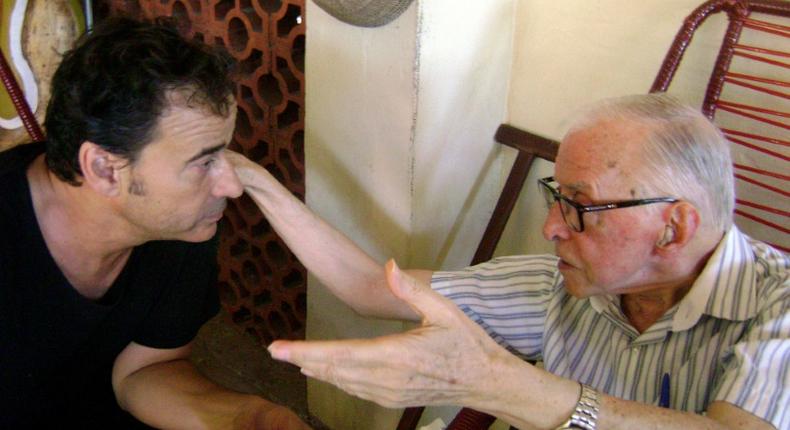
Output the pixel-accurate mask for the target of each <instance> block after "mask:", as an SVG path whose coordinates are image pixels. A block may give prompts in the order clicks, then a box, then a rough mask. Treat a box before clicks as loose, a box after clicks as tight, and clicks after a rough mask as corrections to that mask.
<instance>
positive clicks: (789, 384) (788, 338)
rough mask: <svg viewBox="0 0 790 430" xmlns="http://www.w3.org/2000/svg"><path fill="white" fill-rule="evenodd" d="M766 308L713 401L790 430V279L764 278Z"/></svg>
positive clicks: (735, 349) (732, 356) (728, 365)
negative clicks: (731, 405) (734, 407)
mask: <svg viewBox="0 0 790 430" xmlns="http://www.w3.org/2000/svg"><path fill="white" fill-rule="evenodd" d="M760 290H761V294H760V297H759V300H760V302H761V303H762V305H761V306H760V309H759V311H758V315H757V317H756V318H754V320H753V321H752V323H751V324H750V325H749V327H748V328H747V330H746V332H745V333H744V335H743V338H742V340H741V341H739V342H738V343H736V344H734V345H733V346H732V349H731V351H730V353H729V354H728V356H727V357H726V359H725V360H724V361H723V365H724V372H723V374H722V377H721V383H720V384H719V386H718V389H717V390H716V391H715V393H714V400H722V401H725V402H728V403H731V404H733V405H735V406H738V407H740V408H741V409H744V410H746V411H749V412H750V413H752V414H754V415H756V416H758V417H760V418H762V419H764V420H766V421H768V422H770V423H772V424H773V425H774V426H775V427H776V428H778V429H786V428H790V408H788V405H790V275H788V273H787V272H785V273H784V274H782V275H777V276H771V277H768V278H766V279H765V280H764V282H763V285H762V288H761V289H760Z"/></svg>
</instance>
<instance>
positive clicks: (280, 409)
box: [233, 399, 310, 430]
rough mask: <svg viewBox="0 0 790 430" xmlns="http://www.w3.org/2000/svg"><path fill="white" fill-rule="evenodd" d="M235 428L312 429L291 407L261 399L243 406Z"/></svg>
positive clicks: (250, 429)
mask: <svg viewBox="0 0 790 430" xmlns="http://www.w3.org/2000/svg"><path fill="white" fill-rule="evenodd" d="M233 430H310V427H309V426H308V425H307V424H305V423H304V422H303V421H302V420H301V419H300V418H299V417H298V416H297V415H296V414H295V413H294V412H293V411H291V410H290V409H288V408H286V407H284V406H280V405H276V404H273V403H269V402H267V401H265V400H262V399H261V401H255V402H251V403H249V404H246V405H244V406H243V407H242V408H241V410H240V411H239V413H238V415H236V419H235V420H234V422H233Z"/></svg>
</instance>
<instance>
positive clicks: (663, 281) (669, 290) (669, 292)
mask: <svg viewBox="0 0 790 430" xmlns="http://www.w3.org/2000/svg"><path fill="white" fill-rule="evenodd" d="M699 239H700V240H699V241H698V244H697V246H696V247H695V246H694V245H693V244H690V245H689V246H687V247H684V250H685V251H686V252H681V253H678V254H676V255H674V257H672V258H668V259H667V260H666V261H665V262H664V264H662V265H661V266H660V267H659V268H658V269H657V270H656V271H655V273H654V274H653V276H651V278H652V279H657V280H659V281H658V282H657V283H651V284H649V285H645V286H642V287H637V288H634V289H631V290H630V291H629V292H628V293H626V294H623V295H622V296H621V303H622V309H623V313H624V314H625V316H626V317H627V318H628V320H629V322H631V324H632V325H633V326H634V327H635V328H636V329H637V330H638V331H639V333H644V331H645V330H647V329H648V328H650V326H651V325H653V323H655V322H656V321H657V320H658V319H659V318H661V317H662V316H663V315H664V314H665V313H666V312H667V311H668V310H670V309H672V307H673V306H675V305H676V304H677V303H678V302H680V301H681V300H682V299H683V298H684V297H685V296H686V294H688V292H689V291H690V290H691V287H692V286H693V285H694V281H696V280H697V277H698V276H699V274H700V273H702V269H704V268H705V265H706V264H707V262H708V259H709V258H710V256H711V254H713V251H714V250H715V249H716V246H717V245H718V241H719V240H720V239H721V238H720V237H718V238H717V239H711V240H706V239H705V238H704V237H702V235H700V238H699ZM695 248H696V249H695Z"/></svg>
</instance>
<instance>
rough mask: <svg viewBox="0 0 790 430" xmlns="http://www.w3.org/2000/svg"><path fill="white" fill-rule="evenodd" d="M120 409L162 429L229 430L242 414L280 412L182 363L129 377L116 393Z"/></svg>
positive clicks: (152, 367)
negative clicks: (218, 383)
mask: <svg viewBox="0 0 790 430" xmlns="http://www.w3.org/2000/svg"><path fill="white" fill-rule="evenodd" d="M116 397H117V400H118V403H119V404H120V406H121V407H122V408H123V409H125V410H127V411H128V412H129V413H131V414H132V415H134V416H135V417H137V419H139V420H141V421H143V422H145V423H146V424H148V425H150V426H153V427H156V428H163V429H181V428H183V429H232V428H236V427H237V426H239V424H240V423H238V420H239V419H244V418H245V413H246V412H245V411H250V413H252V411H255V410H258V411H260V410H264V411H265V410H267V409H269V408H270V410H272V411H274V410H276V409H284V408H283V407H282V406H279V405H276V404H274V403H271V402H268V401H267V400H265V399H263V398H260V397H258V396H253V395H247V394H241V393H236V392H233V391H230V390H227V389H225V388H223V387H220V386H218V385H216V384H214V383H213V382H211V381H209V380H208V379H206V378H204V377H203V376H202V375H200V374H199V373H198V371H197V370H196V369H195V368H194V366H193V365H192V364H191V363H190V362H189V361H188V360H185V359H182V360H174V361H169V362H164V363H157V364H153V365H150V366H147V367H144V368H142V369H140V370H138V371H136V372H134V373H132V374H130V375H129V376H127V377H126V378H125V379H124V381H123V384H122V385H120V386H119V388H118V389H117V390H116Z"/></svg>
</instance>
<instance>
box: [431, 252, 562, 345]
mask: <svg viewBox="0 0 790 430" xmlns="http://www.w3.org/2000/svg"><path fill="white" fill-rule="evenodd" d="M558 282H559V276H558V272H557V257H555V256H551V255H520V256H509V257H499V258H496V259H494V260H491V261H488V262H486V263H482V264H479V265H476V266H471V267H467V268H465V269H462V270H459V271H445V272H435V273H434V274H433V277H432V278H431V287H432V288H433V289H434V290H435V291H437V292H439V293H440V294H442V295H443V296H445V297H447V298H449V299H450V300H452V301H453V302H454V303H455V304H456V305H458V307H459V308H460V309H461V310H463V311H464V313H466V315H467V316H468V317H469V318H471V319H472V320H473V321H475V322H476V323H477V324H479V325H480V326H481V327H482V328H483V329H484V330H485V331H486V332H487V333H488V334H489V336H491V338H492V339H494V340H495V341H496V342H497V343H499V344H500V345H501V346H502V347H504V348H506V349H508V350H509V351H511V352H513V353H514V354H516V355H518V356H520V357H522V358H524V359H527V360H537V359H539V358H540V356H541V351H542V343H543V331H544V323H545V321H546V313H547V310H548V305H549V302H550V300H551V297H552V295H553V293H554V290H555V289H556V286H557V284H558Z"/></svg>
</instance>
